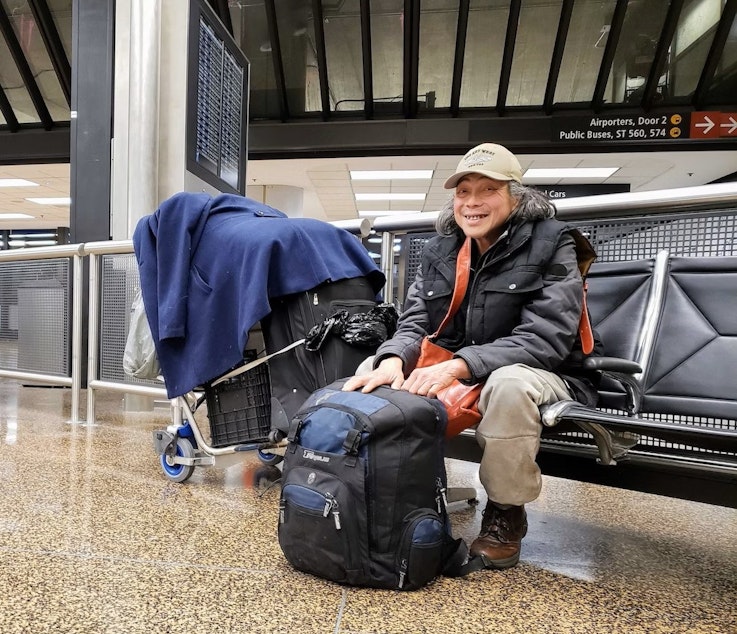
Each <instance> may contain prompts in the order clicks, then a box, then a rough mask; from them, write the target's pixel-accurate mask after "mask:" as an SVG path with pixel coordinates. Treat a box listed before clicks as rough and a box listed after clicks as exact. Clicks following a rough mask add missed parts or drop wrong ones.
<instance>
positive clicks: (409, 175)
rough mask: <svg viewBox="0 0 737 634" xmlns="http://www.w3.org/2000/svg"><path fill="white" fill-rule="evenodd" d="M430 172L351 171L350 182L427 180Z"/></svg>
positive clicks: (430, 174) (430, 175)
mask: <svg viewBox="0 0 737 634" xmlns="http://www.w3.org/2000/svg"><path fill="white" fill-rule="evenodd" d="M432 173H433V171H432V170H351V180H354V181H377V180H379V181H380V180H412V179H414V180H421V179H424V180H427V179H430V178H432Z"/></svg>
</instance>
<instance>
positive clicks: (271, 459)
mask: <svg viewBox="0 0 737 634" xmlns="http://www.w3.org/2000/svg"><path fill="white" fill-rule="evenodd" d="M258 459H259V460H260V461H261V462H263V463H264V464H265V465H269V466H273V465H278V464H279V463H280V462H281V461H282V460H284V456H281V455H279V454H277V453H271V452H269V451H265V450H263V449H259V450H258Z"/></svg>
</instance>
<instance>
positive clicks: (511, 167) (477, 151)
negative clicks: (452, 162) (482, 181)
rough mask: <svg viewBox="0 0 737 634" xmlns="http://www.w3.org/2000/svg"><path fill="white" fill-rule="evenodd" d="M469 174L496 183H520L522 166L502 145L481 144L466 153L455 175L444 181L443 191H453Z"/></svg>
mask: <svg viewBox="0 0 737 634" xmlns="http://www.w3.org/2000/svg"><path fill="white" fill-rule="evenodd" d="M469 174H481V175H482V176H487V177H489V178H493V179H495V180H498V181H517V182H518V183H521V182H522V166H521V165H520V164H519V161H518V160H517V157H516V156H515V155H514V154H512V153H511V152H510V151H509V150H508V149H507V148H505V147H504V146H503V145H497V144H496V143H482V144H481V145H477V146H476V147H475V148H473V149H471V150H469V151H468V152H466V155H465V156H464V157H463V158H462V159H461V162H460V163H458V167H457V168H456V171H455V174H453V176H451V177H450V178H449V179H448V180H446V181H445V184H444V185H443V187H445V189H453V188H454V187H455V186H456V185H458V181H459V180H461V179H462V178H463V177H464V176H468V175H469Z"/></svg>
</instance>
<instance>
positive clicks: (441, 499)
mask: <svg viewBox="0 0 737 634" xmlns="http://www.w3.org/2000/svg"><path fill="white" fill-rule="evenodd" d="M435 486H436V487H437V492H438V495H436V496H435V501H436V502H437V504H438V513H442V512H443V509H444V508H447V507H448V497H447V496H446V495H445V487H444V486H443V481H442V480H441V479H440V478H436V479H435ZM441 503H442V506H441Z"/></svg>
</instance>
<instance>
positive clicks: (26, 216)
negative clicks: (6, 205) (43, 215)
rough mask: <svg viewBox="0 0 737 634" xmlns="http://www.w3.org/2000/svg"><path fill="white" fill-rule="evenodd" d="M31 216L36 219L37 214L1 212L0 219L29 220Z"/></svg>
mask: <svg viewBox="0 0 737 634" xmlns="http://www.w3.org/2000/svg"><path fill="white" fill-rule="evenodd" d="M29 218H31V219H33V220H35V219H36V218H35V216H31V215H29V214H3V213H0V220H28V219H29Z"/></svg>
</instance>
